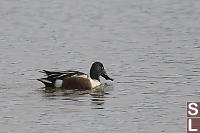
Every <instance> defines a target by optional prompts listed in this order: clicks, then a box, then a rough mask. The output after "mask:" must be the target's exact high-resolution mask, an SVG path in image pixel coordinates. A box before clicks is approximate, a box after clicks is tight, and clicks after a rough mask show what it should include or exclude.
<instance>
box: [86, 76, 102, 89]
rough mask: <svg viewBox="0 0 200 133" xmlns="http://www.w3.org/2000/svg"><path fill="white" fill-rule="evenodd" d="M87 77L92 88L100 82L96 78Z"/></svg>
mask: <svg viewBox="0 0 200 133" xmlns="http://www.w3.org/2000/svg"><path fill="white" fill-rule="evenodd" d="M88 79H89V80H90V83H91V85H92V88H95V87H97V86H99V85H100V84H101V83H100V82H99V81H98V80H95V79H91V78H90V77H89V78H88Z"/></svg>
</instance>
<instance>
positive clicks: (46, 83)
mask: <svg viewBox="0 0 200 133" xmlns="http://www.w3.org/2000/svg"><path fill="white" fill-rule="evenodd" d="M37 80H38V81H40V82H42V83H43V84H44V85H45V86H46V87H54V83H53V82H52V81H50V80H48V79H47V78H41V79H37Z"/></svg>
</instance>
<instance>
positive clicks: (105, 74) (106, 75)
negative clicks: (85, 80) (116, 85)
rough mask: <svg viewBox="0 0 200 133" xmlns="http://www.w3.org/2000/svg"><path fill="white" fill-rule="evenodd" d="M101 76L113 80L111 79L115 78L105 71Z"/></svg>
mask: <svg viewBox="0 0 200 133" xmlns="http://www.w3.org/2000/svg"><path fill="white" fill-rule="evenodd" d="M101 76H102V77H104V78H105V79H106V80H111V81H113V80H114V79H112V78H110V77H109V76H108V74H107V73H106V72H105V71H104V72H103V74H102V75H101Z"/></svg>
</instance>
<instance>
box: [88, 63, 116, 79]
mask: <svg viewBox="0 0 200 133" xmlns="http://www.w3.org/2000/svg"><path fill="white" fill-rule="evenodd" d="M100 76H102V77H104V78H105V79H106V80H111V81H113V79H112V78H110V77H109V76H108V75H107V73H106V71H105V69H104V66H103V64H102V63H101V62H94V63H93V64H92V66H91V69H90V77H91V78H92V79H96V80H99V81H100V78H99V77H100Z"/></svg>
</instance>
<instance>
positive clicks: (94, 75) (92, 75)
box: [90, 71, 100, 82]
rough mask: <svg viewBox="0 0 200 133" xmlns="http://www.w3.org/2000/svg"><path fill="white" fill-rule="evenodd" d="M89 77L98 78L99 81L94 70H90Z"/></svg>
mask: <svg viewBox="0 0 200 133" xmlns="http://www.w3.org/2000/svg"><path fill="white" fill-rule="evenodd" d="M90 78H92V79H95V80H98V81H99V82H100V78H99V75H98V74H96V73H95V72H94V71H90Z"/></svg>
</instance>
